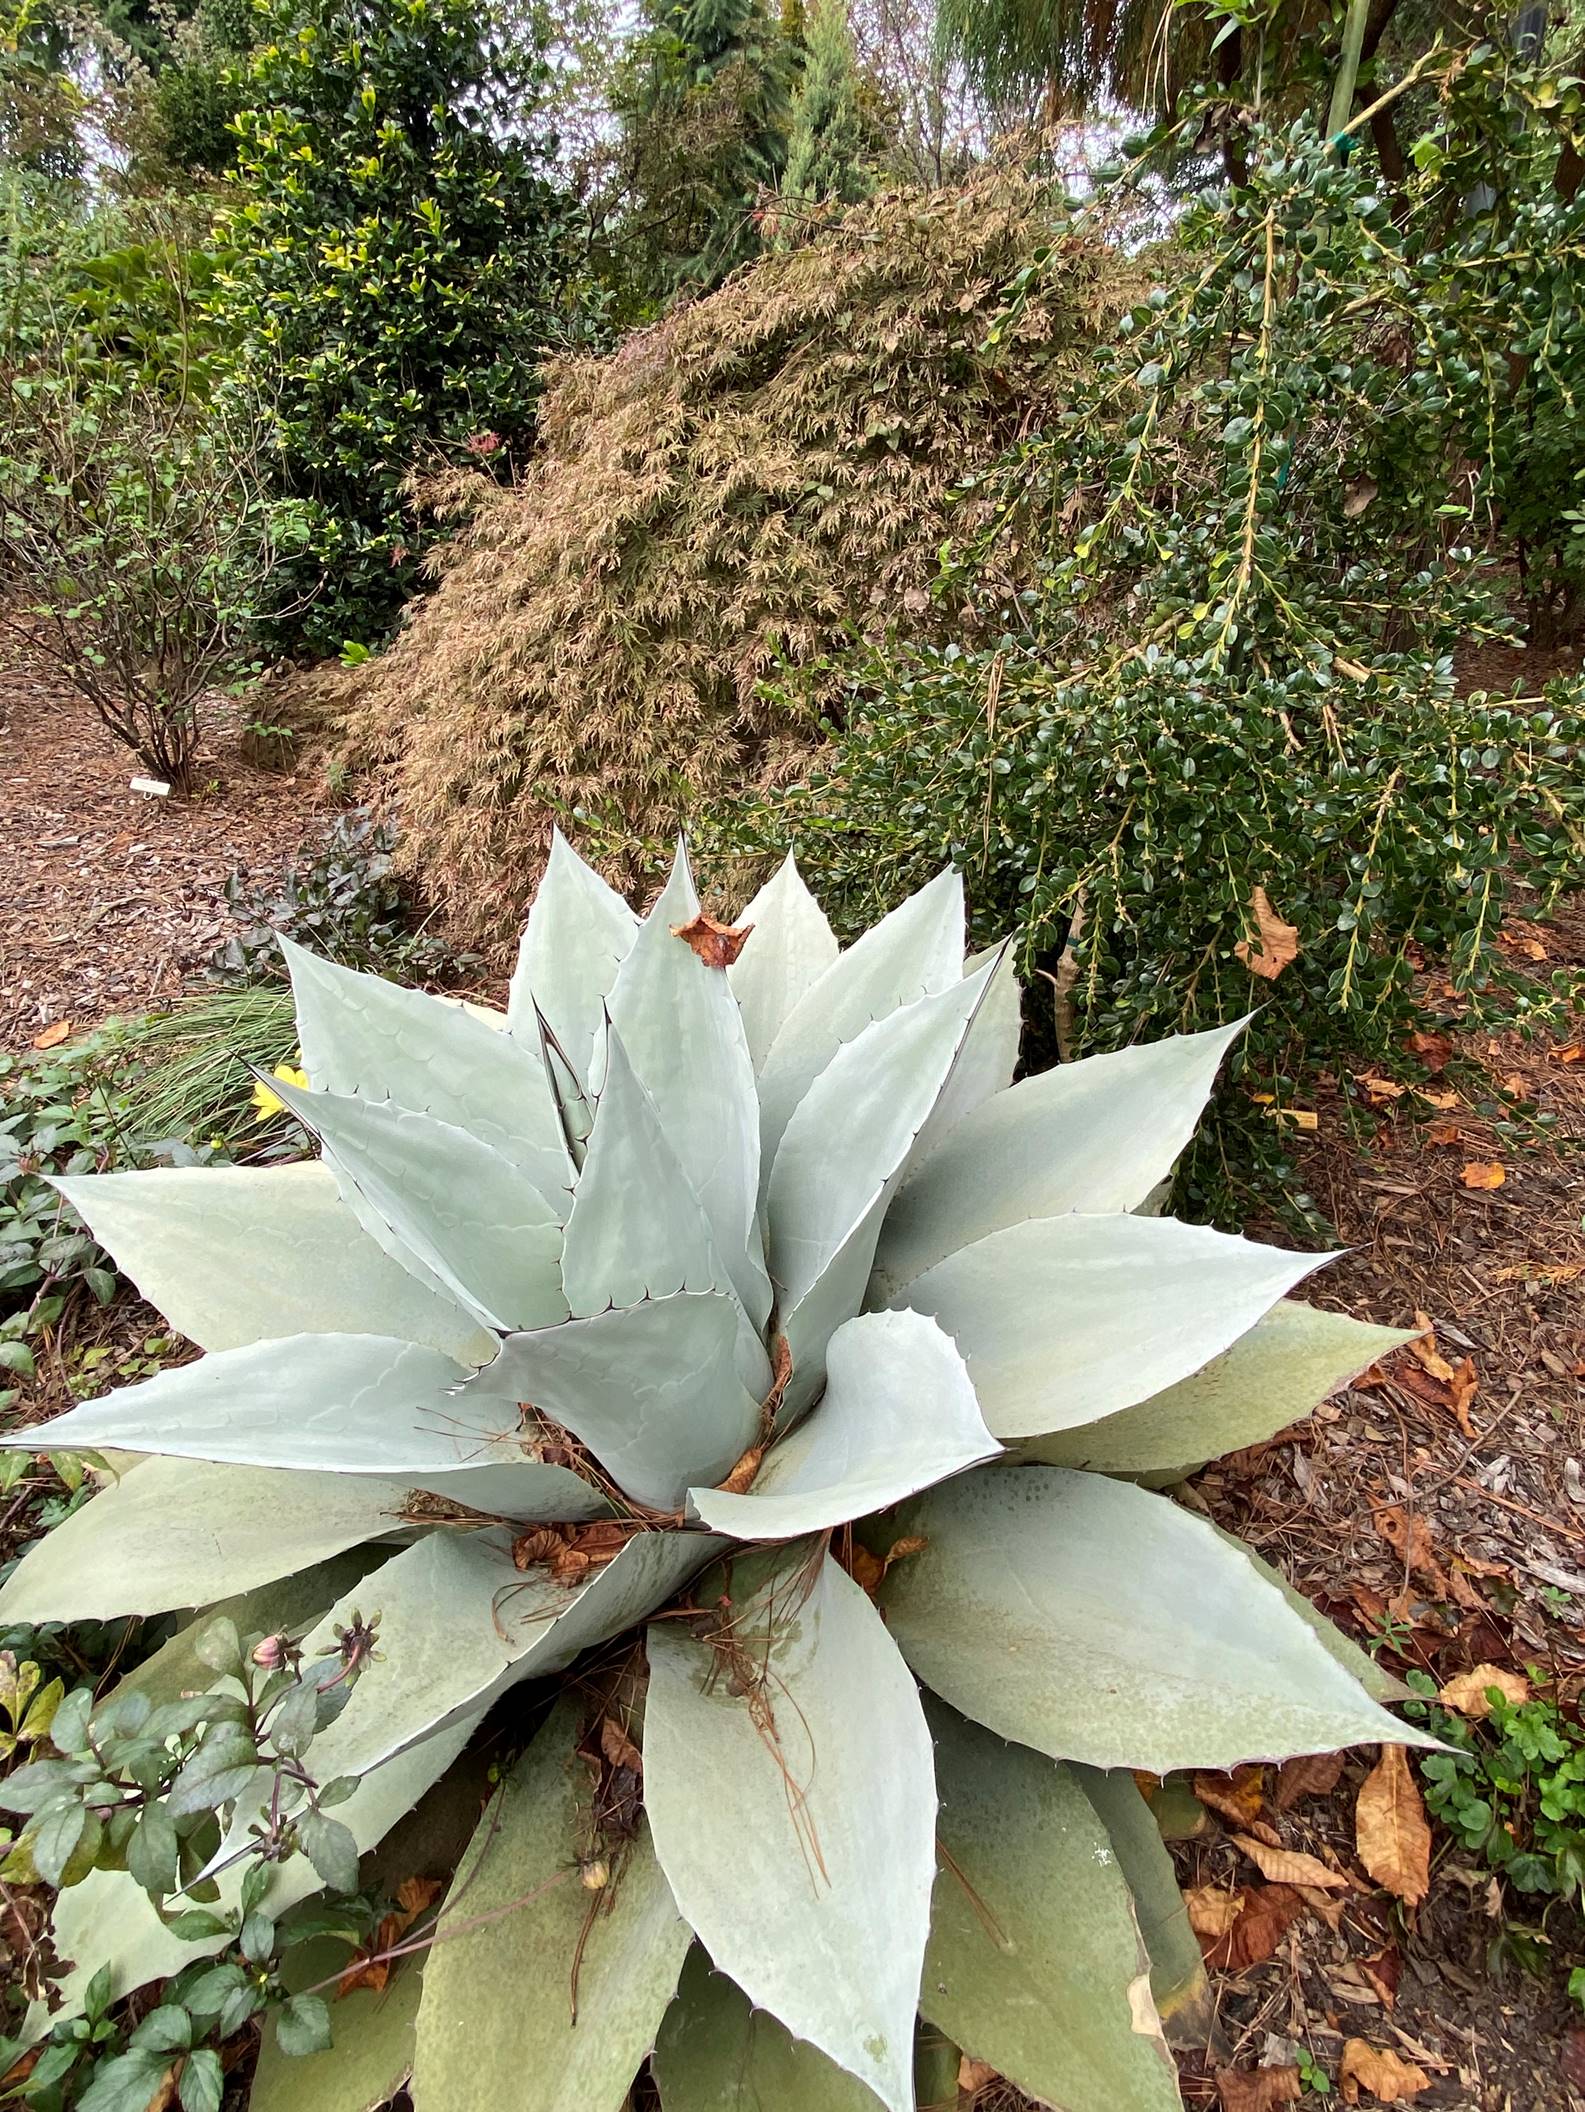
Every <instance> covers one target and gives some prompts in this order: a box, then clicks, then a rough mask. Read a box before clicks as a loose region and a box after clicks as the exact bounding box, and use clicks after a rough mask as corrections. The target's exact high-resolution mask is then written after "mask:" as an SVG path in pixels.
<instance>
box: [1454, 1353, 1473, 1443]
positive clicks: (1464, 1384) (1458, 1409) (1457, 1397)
mask: <svg viewBox="0 0 1585 2112" xmlns="http://www.w3.org/2000/svg"><path fill="white" fill-rule="evenodd" d="M1479 1391H1480V1379H1479V1377H1478V1376H1477V1374H1476V1371H1475V1359H1474V1358H1473V1357H1465V1358H1463V1359H1462V1360H1461V1362H1460V1363H1459V1364H1458V1366H1457V1368H1456V1369H1455V1371H1454V1373H1453V1378H1452V1382H1451V1384H1450V1386H1449V1388H1448V1406H1449V1407H1450V1408H1451V1409H1452V1411H1453V1414H1454V1416H1455V1417H1456V1418H1457V1421H1458V1427H1459V1428H1460V1430H1462V1431H1463V1433H1464V1435H1465V1436H1466V1437H1467V1438H1469V1439H1470V1440H1471V1442H1473V1441H1474V1439H1475V1437H1476V1435H1477V1432H1476V1429H1475V1425H1474V1424H1473V1423H1472V1422H1471V1421H1470V1419H1469V1406H1470V1402H1471V1401H1473V1400H1474V1398H1475V1396H1476V1394H1477V1393H1479Z"/></svg>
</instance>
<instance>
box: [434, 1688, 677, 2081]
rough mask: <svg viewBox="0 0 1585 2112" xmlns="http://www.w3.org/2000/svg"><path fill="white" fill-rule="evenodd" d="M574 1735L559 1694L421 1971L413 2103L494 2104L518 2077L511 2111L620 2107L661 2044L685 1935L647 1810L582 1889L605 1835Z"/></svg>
mask: <svg viewBox="0 0 1585 2112" xmlns="http://www.w3.org/2000/svg"><path fill="white" fill-rule="evenodd" d="M577 1739H578V1711H577V1707H576V1705H575V1703H574V1702H573V1701H572V1700H570V1699H565V1700H562V1701H561V1702H559V1703H558V1704H557V1706H556V1707H555V1709H554V1710H552V1712H551V1715H550V1718H549V1720H548V1721H547V1723H546V1724H545V1727H544V1729H543V1730H542V1731H541V1732H540V1733H539V1735H538V1737H537V1738H535V1740H534V1742H533V1744H532V1745H531V1746H530V1747H529V1749H528V1752H527V1753H526V1754H525V1755H524V1757H523V1759H522V1760H521V1761H520V1762H519V1763H518V1765H517V1768H516V1769H515V1770H514V1772H513V1773H512V1774H511V1775H510V1776H509V1777H508V1779H507V1782H506V1785H505V1789H504V1791H503V1793H502V1796H501V1799H500V1803H499V1806H498V1807H497V1808H493V1809H492V1810H491V1811H490V1812H489V1813H487V1814H486V1817H485V1819H484V1821H483V1822H482V1824H481V1825H480V1827H479V1831H478V1833H477V1835H476V1836H475V1840H474V1845H473V1846H472V1847H471V1848H470V1850H469V1853H468V1855H467V1856H466V1857H465V1858H464V1860H463V1862H462V1865H461V1867H460V1868H459V1869H458V1872H457V1877H456V1881H455V1884H454V1885H453V1887H452V1900H453V1901H454V1902H455V1908H454V1909H453V1907H452V1906H451V1904H450V1903H448V1907H447V1913H448V1915H449V1917H450V1919H449V1921H448V1922H446V1923H443V1924H442V1926H443V1927H445V1928H446V1929H447V1930H448V1940H447V1941H446V1942H444V1943H440V1944H437V1945H436V1946H435V1948H434V1949H433V1950H432V1951H431V1953H430V1956H429V1963H428V1966H427V1968H426V1970H425V1974H424V1998H423V2001H422V2003H421V2004H420V2006H419V2012H418V2030H417V2043H416V2048H415V2055H414V2063H413V2102H414V2105H415V2106H416V2107H417V2112H496V2108H497V2107H498V2106H499V2105H500V2103H501V2099H502V2083H503V2078H506V2077H509V2078H510V2098H511V2103H512V2106H513V2108H514V2112H569V2108H571V2107H573V2106H576V2107H577V2112H621V2108H622V2107H623V2106H624V2105H625V2104H626V2103H627V2097H628V2092H629V2090H630V2089H631V2088H632V2083H633V2076H634V2072H635V2070H636V2069H637V2068H638V2067H639V2065H640V2063H641V2062H642V2061H643V2059H644V2056H645V2054H646V2053H648V2051H649V2049H650V2047H651V2046H652V2045H653V2044H654V2042H655V2034H656V2031H657V2030H658V2029H659V2026H660V2021H661V2018H662V2016H663V2015H664V2013H665V2010H666V2005H667V2004H668V2003H669V2002H670V2000H671V1998H672V1995H673V1993H674V1992H675V1990H676V1986H677V1976H678V1974H679V1972H680V1971H681V1970H682V1962H683V1959H684V1957H685V1956H686V1954H687V1950H688V1942H689V1934H688V1929H687V1926H686V1924H685V1923H684V1922H683V1921H682V1919H681V1918H680V1916H679V1915H678V1912H677V1909H676V1907H675V1905H674V1904H673V1902H672V1897H671V1893H670V1891H669V1890H668V1889H667V1885H666V1880H665V1878H664V1877H663V1876H662V1875H661V1873H660V1869H659V1866H658V1865H657V1863H656V1861H655V1851H654V1849H653V1847H652V1846H651V1844H650V1839H649V1829H648V1827H647V1825H646V1824H645V1822H644V1820H643V1819H642V1818H641V1819H640V1820H639V1825H638V1830H637V1831H636V1832H635V1833H634V1834H633V1836H632V1838H631V1839H630V1840H629V1841H627V1842H626V1843H625V1844H623V1845H622V1846H621V1847H619V1848H614V1849H613V1850H612V1851H611V1853H610V1857H609V1861H610V1882H609V1884H608V1886H607V1887H606V1888H605V1890H604V1891H603V1892H600V1893H595V1892H590V1891H588V1890H586V1889H585V1888H584V1887H583V1886H582V1885H580V1884H579V1882H578V1878H577V1870H578V1865H579V1863H580V1862H581V1861H583V1860H584V1859H586V1858H587V1857H588V1856H589V1855H590V1852H591V1849H592V1848H593V1849H598V1847H599V1845H600V1844H599V1842H598V1840H597V1838H596V1836H595V1834H594V1830H593V1825H592V1818H591V1812H590V1786H589V1771H588V1768H587V1766H586V1764H585V1763H584V1762H583V1761H581V1760H580V1759H579V1758H578V1757H577V1754H576V1751H575V1747H576V1744H577ZM508 1910H510V1911H508ZM470 1923H471V1924H472V1926H470ZM574 1960H576V1961H577V1962H576V1965H574ZM574 1995H576V2011H575V2009H574Z"/></svg>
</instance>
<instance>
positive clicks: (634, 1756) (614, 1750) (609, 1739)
mask: <svg viewBox="0 0 1585 2112" xmlns="http://www.w3.org/2000/svg"><path fill="white" fill-rule="evenodd" d="M600 1750H601V1752H602V1753H604V1755H605V1757H606V1759H607V1760H608V1761H609V1762H610V1764H611V1766H612V1767H626V1768H631V1769H632V1771H633V1773H634V1774H635V1775H641V1774H642V1773H643V1772H644V1756H643V1754H642V1753H640V1751H639V1749H638V1747H637V1746H636V1745H635V1744H634V1743H633V1741H632V1739H631V1738H629V1736H628V1735H627V1732H626V1731H625V1730H623V1728H622V1726H621V1724H619V1723H618V1722H617V1720H616V1718H615V1717H614V1716H603V1717H601V1719H600Z"/></svg>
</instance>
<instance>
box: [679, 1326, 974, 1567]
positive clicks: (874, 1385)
mask: <svg viewBox="0 0 1585 2112" xmlns="http://www.w3.org/2000/svg"><path fill="white" fill-rule="evenodd" d="M999 1450H1000V1447H999V1446H998V1445H997V1442H996V1440H995V1438H993V1437H992V1436H991V1434H990V1432H989V1431H988V1430H987V1429H986V1427H985V1424H984V1421H983V1420H982V1418H981V1416H980V1409H979V1403H978V1402H977V1401H976V1399H975V1398H974V1388H973V1387H972V1385H970V1383H969V1375H968V1372H967V1371H966V1370H965V1368H964V1364H963V1359H962V1358H961V1357H960V1356H959V1355H958V1353H957V1350H956V1349H955V1347H954V1346H953V1343H952V1340H951V1337H950V1336H948V1335H944V1334H943V1333H942V1332H941V1330H940V1328H939V1327H937V1326H936V1324H935V1322H934V1321H933V1320H926V1319H924V1318H923V1317H922V1316H921V1315H919V1314H918V1313H863V1314H861V1315H860V1316H859V1317H858V1318H857V1319H854V1320H849V1321H848V1322H847V1324H846V1325H845V1326H844V1327H840V1328H838V1330H837V1332H836V1333H835V1334H834V1335H833V1336H832V1338H831V1344H830V1348H829V1351H828V1353H827V1364H826V1390H825V1394H824V1397H823V1398H822V1400H821V1401H820V1404H819V1406H818V1407H817V1408H816V1409H815V1410H814V1412H813V1414H811V1415H809V1416H807V1417H806V1418H805V1420H804V1421H803V1422H802V1423H800V1424H799V1425H798V1427H797V1428H796V1429H795V1430H793V1431H792V1432H791V1433H790V1434H789V1435H788V1436H786V1437H784V1438H783V1439H782V1440H781V1442H780V1443H779V1444H777V1445H776V1446H775V1447H774V1449H773V1450H772V1451H771V1452H770V1454H769V1455H768V1456H767V1458H766V1460H765V1463H764V1465H763V1466H762V1467H761V1468H760V1471H759V1475H758V1477H757V1478H756V1480H755V1482H754V1486H753V1488H752V1489H751V1490H749V1491H748V1493H747V1494H745V1495H741V1496H739V1495H730V1494H725V1493H723V1492H722V1491H721V1490H719V1489H697V1488H696V1489H690V1490H689V1492H688V1495H689V1502H690V1505H691V1506H692V1508H693V1509H694V1510H695V1511H696V1512H697V1513H698V1515H699V1516H700V1517H701V1518H702V1519H703V1520H704V1522H705V1524H706V1525H708V1526H711V1527H713V1528H714V1529H715V1530H716V1531H717V1532H722V1533H731V1534H733V1535H735V1536H736V1538H738V1539H739V1540H790V1539H793V1538H794V1537H795V1536H797V1535H798V1534H800V1533H817V1532H824V1531H825V1530H826V1529H827V1528H828V1527H830V1526H833V1525H842V1524H845V1523H846V1522H847V1521H848V1520H849V1519H852V1518H861V1517H864V1516H866V1515H867V1514H868V1513H869V1512H871V1511H878V1510H883V1509H885V1508H886V1506H887V1505H889V1504H893V1503H897V1502H900V1501H901V1499H902V1498H903V1497H905V1496H911V1495H912V1494H913V1493H914V1492H915V1490H917V1489H924V1488H929V1487H930V1486H931V1485H932V1484H933V1483H935V1482H938V1481H945V1480H946V1479H947V1477H948V1476H949V1475H952V1474H958V1473H961V1472H962V1470H963V1469H964V1468H965V1467H968V1466H972V1465H973V1464H974V1463H975V1462H976V1461H977V1460H982V1459H989V1458H991V1457H993V1456H994V1455H995V1453H996V1452H998V1451H999Z"/></svg>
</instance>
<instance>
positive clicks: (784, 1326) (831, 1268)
mask: <svg viewBox="0 0 1585 2112" xmlns="http://www.w3.org/2000/svg"><path fill="white" fill-rule="evenodd" d="M885 1212H886V1191H885V1190H884V1189H882V1190H881V1192H880V1193H879V1194H878V1195H877V1196H876V1197H875V1199H874V1201H873V1202H872V1203H871V1205H870V1207H869V1209H868V1210H867V1211H866V1212H865V1213H864V1215H863V1216H862V1217H861V1218H860V1219H859V1221H858V1223H857V1224H856V1225H855V1226H854V1227H853V1230H852V1231H851V1232H850V1233H849V1234H848V1236H847V1238H846V1239H845V1240H844V1241H843V1242H842V1244H841V1246H840V1247H838V1248H837V1250H836V1252H835V1253H834V1254H833V1255H832V1257H831V1259H830V1261H829V1262H828V1263H827V1265H826V1267H825V1268H824V1270H822V1272H821V1274H820V1275H819V1276H818V1277H817V1278H816V1279H815V1282H814V1284H813V1286H812V1287H811V1288H810V1289H809V1290H808V1291H807V1292H806V1293H805V1294H804V1296H803V1297H802V1298H800V1299H799V1300H798V1302H797V1304H796V1305H793V1306H791V1307H788V1308H784V1310H783V1312H782V1313H781V1315H780V1316H779V1318H780V1326H781V1332H782V1335H783V1337H784V1339H785V1341H786V1344H787V1354H788V1356H789V1358H790V1360H791V1364H792V1376H791V1378H790V1379H789V1380H788V1383H787V1387H786V1391H785V1392H784V1394H783V1396H782V1403H781V1407H780V1409H779V1411H778V1413H777V1418H776V1421H777V1428H778V1429H786V1428H787V1427H788V1426H789V1425H790V1424H792V1423H794V1422H796V1421H797V1419H798V1417H799V1416H800V1415H802V1414H803V1412H804V1410H805V1409H806V1408H807V1407H809V1405H810V1403H811V1402H812V1401H813V1400H814V1399H815V1397H816V1395H817V1394H818V1393H819V1391H820V1389H821V1387H822V1386H823V1385H824V1384H825V1375H826V1354H827V1350H828V1348H829V1345H830V1342H831V1337H832V1336H833V1335H834V1334H835V1332H836V1330H837V1329H838V1328H839V1327H841V1326H842V1325H843V1324H844V1323H845V1322H846V1321H848V1320H851V1319H852V1318H853V1310H854V1307H855V1305H856V1304H857V1303H858V1300H859V1296H860V1287H861V1286H862V1285H863V1283H864V1281H865V1279H866V1277H867V1276H868V1274H869V1268H870V1262H871V1260H872V1259H873V1257H874V1253H875V1241H876V1238H877V1236H878V1235H879V1232H880V1227H881V1219H882V1217H883V1216H884V1215H885Z"/></svg>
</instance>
